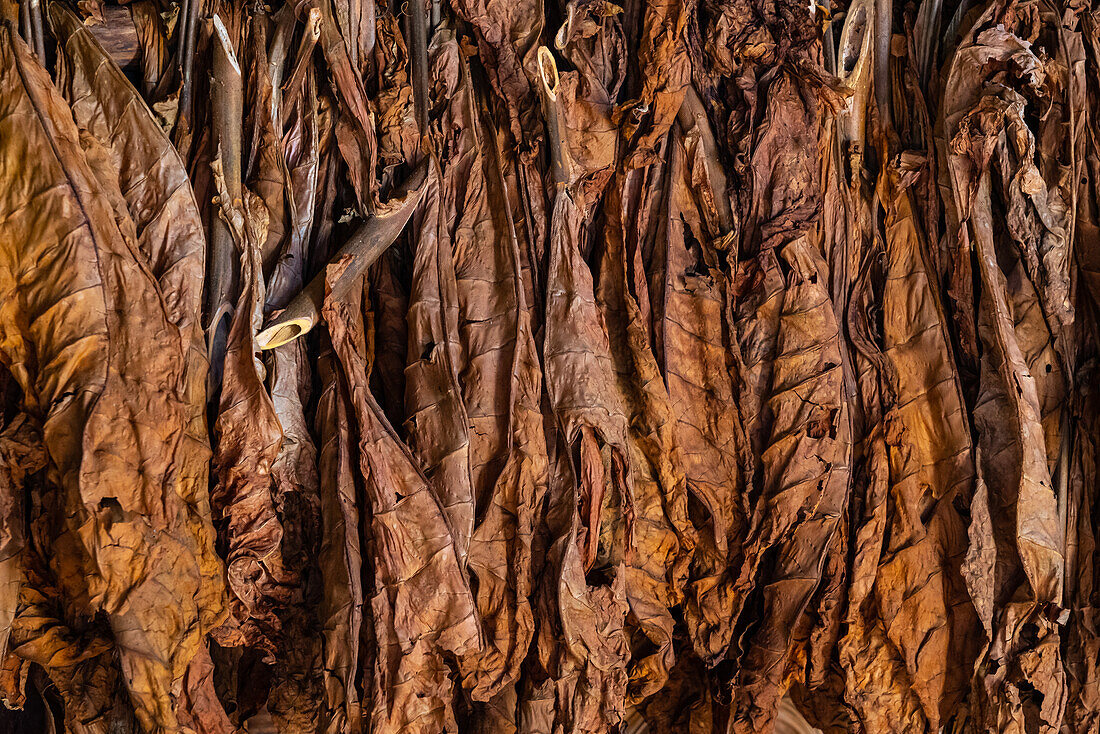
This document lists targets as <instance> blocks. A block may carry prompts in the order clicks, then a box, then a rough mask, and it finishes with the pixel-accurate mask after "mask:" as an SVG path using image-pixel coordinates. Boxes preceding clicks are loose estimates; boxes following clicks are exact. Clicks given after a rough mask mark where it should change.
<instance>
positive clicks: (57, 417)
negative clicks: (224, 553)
mask: <svg viewBox="0 0 1100 734" xmlns="http://www.w3.org/2000/svg"><path fill="white" fill-rule="evenodd" d="M0 66H2V69H3V73H2V74H0V77H2V79H3V82H2V87H0V100H2V103H0V104H2V109H0V121H2V122H0V125H2V126H3V128H4V132H3V135H0V141H2V146H3V153H2V155H0V160H3V161H4V162H5V163H4V164H3V165H4V172H3V177H4V180H5V181H7V182H8V185H7V186H6V187H5V189H4V195H3V198H2V199H0V212H2V214H0V221H2V222H3V225H0V226H2V227H3V228H4V230H5V231H4V234H3V236H2V238H0V241H3V242H5V243H8V244H9V245H12V246H14V245H15V243H20V247H19V248H18V249H15V250H12V251H11V252H10V253H8V256H7V258H8V259H7V261H8V262H9V266H8V268H7V269H6V271H5V272H6V274H5V275H3V276H2V277H3V282H5V283H6V284H7V285H6V290H7V292H8V293H9V294H10V295H5V297H4V300H3V303H4V316H3V319H2V321H0V323H2V324H3V325H2V326H0V329H2V331H3V337H2V339H0V341H2V342H3V343H4V344H5V347H4V350H3V354H4V356H3V360H4V363H5V365H6V366H7V367H8V369H10V370H12V372H13V373H14V375H15V376H16V378H17V380H18V381H19V383H20V387H21V388H22V389H23V392H24V398H25V401H26V404H27V407H28V411H29V412H30V414H31V415H32V416H34V417H35V419H36V420H38V421H41V423H42V426H43V437H44V440H45V444H46V448H47V452H48V454H49V457H50V465H51V469H50V477H51V478H50V483H51V484H52V485H53V486H54V487H56V489H57V490H58V492H60V493H61V496H62V497H64V507H65V510H64V514H63V516H62V517H61V518H58V520H61V522H60V523H59V524H57V525H56V526H54V527H53V528H52V529H51V534H52V539H53V540H54V541H55V545H54V547H53V548H51V549H49V561H50V564H51V567H52V569H53V571H54V572H55V573H57V574H58V576H59V578H60V585H61V588H62V590H63V591H64V593H65V595H66V596H67V597H68V598H70V599H73V600H82V601H81V602H80V603H79V604H77V605H76V606H74V607H73V608H72V609H73V610H74V612H75V613H77V614H80V615H82V616H85V615H86V616H91V615H92V614H94V613H95V612H97V611H99V612H102V613H104V614H105V615H106V617H107V619H108V620H109V623H110V627H111V630H112V632H113V633H114V636H115V638H116V639H117V641H118V644H119V649H120V655H119V660H120V663H121V666H122V672H123V674H124V677H125V680H126V682H127V686H128V688H129V689H130V698H131V700H132V702H133V704H134V708H135V712H136V714H137V717H138V719H139V720H140V721H141V722H142V725H143V726H145V727H146V728H149V729H154V728H164V729H167V730H175V729H176V727H177V726H178V718H177V714H176V704H175V700H176V697H177V696H178V695H179V692H180V685H181V683H182V679H183V677H184V673H185V671H186V670H187V668H188V666H189V665H190V663H191V660H192V658H193V657H194V656H195V655H196V653H197V651H198V650H199V647H200V644H201V636H202V635H203V634H204V633H205V632H206V631H208V630H209V629H211V628H212V627H213V626H215V625H216V624H218V623H219V622H220V621H221V619H222V617H223V614H224V611H223V604H224V590H223V587H222V585H221V583H220V569H219V564H218V562H217V559H216V557H215V556H214V555H213V547H212V540H213V533H212V528H211V526H210V521H209V516H208V515H207V514H206V513H207V509H206V505H205V502H204V499H205V488H203V487H201V486H197V480H198V478H200V477H202V476H204V475H205V468H204V464H205V462H206V460H207V458H206V457H207V456H208V454H207V452H206V451H205V450H204V447H203V446H202V445H201V444H199V443H198V442H196V441H193V440H190V439H189V438H188V436H187V434H188V431H189V423H190V421H191V418H192V412H191V407H190V402H189V400H188V381H187V380H188V376H187V374H186V368H185V365H186V360H185V354H186V352H185V344H186V342H185V341H184V340H183V339H181V336H180V331H179V329H178V328H177V326H176V325H175V324H174V323H173V322H172V320H171V315H170V313H169V312H168V310H167V309H166V306H165V302H164V300H163V299H162V297H161V293H160V291H159V289H158V287H157V282H156V280H155V279H154V276H153V274H152V273H150V271H149V270H148V268H147V266H146V265H145V257H144V255H142V254H140V251H139V250H138V249H137V245H136V243H134V242H132V241H129V240H127V238H126V237H125V236H124V234H123V232H122V231H120V230H119V228H118V224H117V223H116V221H115V218H114V216H113V214H112V211H111V208H110V206H111V205H110V203H109V199H108V198H107V197H106V196H104V195H102V194H100V193H97V191H98V190H99V189H100V187H101V185H102V183H101V181H99V180H97V177H96V176H95V175H94V173H93V171H92V170H91V168H90V167H89V163H88V162H87V161H86V160H85V158H84V154H83V152H82V150H81V148H80V144H79V142H78V141H79V138H78V131H77V129H76V126H75V125H74V124H73V120H72V117H71V115H70V113H69V111H68V108H67V106H66V105H65V104H64V102H63V101H62V100H61V98H60V96H59V95H58V93H57V92H56V90H55V89H54V88H53V87H52V85H51V83H50V81H49V79H48V77H47V76H46V74H45V72H44V70H43V69H42V68H41V67H40V66H38V64H37V62H35V61H34V60H33V59H32V57H31V56H30V52H29V51H28V49H27V48H26V47H25V46H24V45H23V44H22V42H21V41H18V40H17V39H14V38H13V37H12V33H11V30H10V29H9V28H7V27H3V28H0ZM31 161H33V162H34V165H28V163H29V162H31ZM117 196H118V198H119V199H121V194H117ZM43 213H46V214H45V216H44V215H43ZM58 243H63V244H64V246H63V247H62V248H60V249H59V245H58ZM28 262H34V263H35V264H36V267H33V268H32V267H27V266H26V265H25V263H28ZM123 294H125V304H126V306H125V307H120V306H119V305H118V304H119V302H120V300H121V299H122V298H123ZM32 355H33V356H32Z"/></svg>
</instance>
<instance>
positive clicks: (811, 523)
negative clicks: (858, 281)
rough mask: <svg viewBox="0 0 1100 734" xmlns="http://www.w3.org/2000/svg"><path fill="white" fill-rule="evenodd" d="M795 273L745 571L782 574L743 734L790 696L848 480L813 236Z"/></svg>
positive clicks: (747, 670)
mask: <svg viewBox="0 0 1100 734" xmlns="http://www.w3.org/2000/svg"><path fill="white" fill-rule="evenodd" d="M780 257H781V258H782V260H783V261H784V262H785V263H786V265H787V266H788V267H789V268H790V272H791V275H790V276H789V279H788V282H787V287H786V292H785V294H784V297H783V308H782V311H781V312H780V315H779V328H778V339H777V344H778V353H777V354H776V357H775V362H774V371H773V373H772V378H771V397H769V399H768V408H769V412H770V413H771V415H772V416H774V423H773V425H772V429H771V438H770V443H769V445H768V447H767V448H766V449H765V450H764V453H763V455H762V457H761V461H762V464H763V467H762V482H763V493H762V495H761V498H760V503H759V504H758V506H757V508H756V512H755V516H754V518H753V523H754V524H753V528H752V531H751V534H750V536H749V542H748V547H747V550H746V566H745V571H743V572H742V573H743V574H744V573H746V572H747V573H753V574H756V573H759V571H758V570H757V569H758V568H759V563H760V560H759V559H760V557H761V555H762V554H763V553H764V552H766V551H768V550H769V549H773V548H774V551H773V552H777V553H778V555H777V557H776V559H775V568H774V570H773V571H772V572H771V573H770V574H769V575H767V576H763V577H762V578H761V579H760V581H759V583H762V585H763V588H762V591H763V604H764V613H763V617H762V619H763V622H762V624H761V626H760V627H759V628H758V629H756V630H755V631H752V632H751V635H750V637H749V639H748V640H747V641H746V643H747V644H746V643H743V644H744V645H745V653H744V655H743V656H742V658H741V664H740V670H739V672H738V679H737V688H736V696H737V712H736V717H735V718H734V719H733V726H734V727H735V730H736V731H759V730H760V729H761V728H763V727H767V726H769V725H770V721H771V718H772V717H773V716H774V715H775V710H776V706H778V703H779V698H781V695H782V693H783V684H784V681H783V680H782V679H781V678H780V676H781V675H782V674H783V672H784V669H785V667H786V664H785V663H786V660H787V656H788V654H789V653H788V650H789V646H790V644H791V641H792V634H793V630H794V628H795V626H796V625H797V623H798V621H799V618H800V616H801V615H802V614H803V613H804V610H805V607H806V605H807V604H808V602H809V601H810V597H811V596H812V595H813V593H814V591H815V590H816V589H817V586H818V584H819V583H820V581H821V574H822V569H823V565H824V561H825V558H826V557H827V552H828V550H829V548H830V546H831V545H832V543H833V542H835V539H834V536H835V534H836V532H837V528H838V525H839V521H840V515H841V511H842V508H843V507H844V505H845V504H846V503H847V498H848V490H849V483H850V462H851V459H850V456H851V438H850V436H851V434H850V428H849V425H850V424H849V423H848V421H849V416H848V410H849V406H848V405H847V404H846V403H845V402H843V401H842V400H841V399H840V396H841V394H842V387H841V384H842V377H841V365H840V362H841V355H840V344H839V333H838V327H837V323H836V317H835V315H834V313H833V306H832V301H831V299H830V298H829V294H828V292H827V291H826V289H825V283H826V282H827V280H828V270H827V268H826V266H825V263H824V261H823V260H822V259H821V256H820V254H819V253H818V252H817V251H815V249H813V246H812V245H810V243H808V242H807V240H806V238H805V237H802V238H799V239H796V240H794V241H792V242H791V243H789V244H787V245H786V246H785V247H784V248H783V251H782V253H781V255H780Z"/></svg>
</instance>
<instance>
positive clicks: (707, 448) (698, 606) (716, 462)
mask: <svg viewBox="0 0 1100 734" xmlns="http://www.w3.org/2000/svg"><path fill="white" fill-rule="evenodd" d="M670 155H671V166H670V171H669V174H670V177H671V190H670V194H669V207H668V215H667V216H668V220H667V223H666V224H665V230H664V231H665V238H666V239H665V243H666V244H665V247H666V252H665V254H664V283H663V284H662V288H661V290H660V291H659V296H658V298H660V299H661V305H660V306H659V307H658V308H659V310H660V313H661V317H660V320H659V321H658V322H657V327H656V328H657V342H658V344H659V345H660V349H661V351H662V360H663V372H664V375H665V382H666V383H667V384H668V393H669V400H670V401H671V404H672V405H673V406H674V408H675V410H674V416H675V421H676V425H675V431H676V444H677V446H678V448H679V450H680V456H681V459H682V462H683V471H684V475H685V478H686V481H687V491H688V492H689V494H690V496H691V498H692V500H691V502H692V508H693V509H692V518H691V519H692V522H693V524H694V525H695V526H696V529H697V531H698V539H697V545H696V547H695V554H694V556H693V558H692V564H693V565H692V580H691V582H690V585H689V589H688V592H687V598H686V599H685V604H684V614H685V617H686V620H687V623H688V629H689V632H690V634H691V636H692V643H693V645H694V648H695V652H696V654H698V655H699V656H700V657H702V658H703V659H705V660H712V659H716V658H717V657H718V656H720V655H722V654H723V653H724V652H725V650H726V648H727V647H728V646H729V644H730V642H731V640H732V635H733V625H734V623H735V621H736V620H735V619H734V618H733V617H734V607H733V606H732V602H733V598H732V593H731V592H732V589H731V587H732V584H733V583H734V581H735V580H736V575H737V571H736V569H737V568H738V567H739V566H740V560H739V559H740V555H741V545H742V543H743V542H744V540H745V535H746V532H747V530H748V518H747V517H746V513H745V505H744V499H745V497H744V494H745V478H744V476H743V467H742V465H741V453H742V451H743V450H744V448H746V447H744V446H738V442H739V441H744V435H743V431H742V429H741V426H740V425H739V422H740V416H739V415H738V413H737V408H736V406H737V404H736V402H735V400H734V395H735V393H734V382H733V374H732V372H731V366H732V365H731V364H730V362H731V360H730V358H729V357H728V356H727V351H726V350H727V344H728V337H729V333H730V327H731V326H732V325H731V324H728V323H726V298H727V297H728V289H729V283H728V280H727V276H726V273H725V272H723V270H722V269H721V267H720V265H719V259H718V258H719V252H717V251H716V249H715V247H714V245H712V244H711V243H710V241H709V238H708V236H707V234H706V233H705V231H704V229H703V222H702V221H701V216H700V212H699V209H698V207H697V204H696V201H695V198H694V195H693V194H694V192H693V188H692V186H691V183H692V182H691V180H690V178H689V177H690V175H691V169H690V168H689V166H688V165H687V161H686V160H685V158H686V155H687V151H686V150H685V147H684V143H683V140H682V138H681V137H680V136H679V135H676V134H674V136H673V142H672V143H671V154H670Z"/></svg>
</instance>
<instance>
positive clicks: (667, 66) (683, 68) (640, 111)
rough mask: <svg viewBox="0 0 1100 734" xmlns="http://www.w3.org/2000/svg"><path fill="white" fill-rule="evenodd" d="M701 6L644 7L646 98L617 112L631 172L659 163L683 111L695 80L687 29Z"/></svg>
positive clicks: (666, 3)
mask: <svg viewBox="0 0 1100 734" xmlns="http://www.w3.org/2000/svg"><path fill="white" fill-rule="evenodd" d="M695 6H696V3H695V1H694V0H687V2H674V1H673V0H655V1H654V2H647V3H645V5H644V7H645V11H644V16H643V19H642V33H641V37H640V39H639V44H638V66H639V69H640V71H641V79H642V90H641V96H640V99H638V100H636V101H632V102H628V103H627V104H625V105H623V106H621V107H620V108H619V109H618V110H616V115H617V116H618V118H619V120H620V122H621V124H622V125H623V128H624V129H623V135H624V138H625V140H627V141H629V145H630V151H631V152H630V153H628V154H627V156H626V159H625V163H626V165H627V166H628V167H629V168H637V167H640V166H644V165H649V164H652V163H654V162H656V154H657V147H658V143H659V142H660V140H661V138H663V137H664V136H665V135H667V134H668V130H669V128H670V127H672V124H673V122H675V120H676V114H677V113H678V112H679V111H680V105H681V104H682V102H683V99H684V93H685V91H686V88H687V85H688V84H689V83H690V81H691V60H690V58H689V57H688V46H687V25H688V21H689V19H690V17H691V16H692V14H693V13H694V12H695Z"/></svg>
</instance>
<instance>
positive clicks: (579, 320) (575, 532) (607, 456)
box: [539, 189, 634, 732]
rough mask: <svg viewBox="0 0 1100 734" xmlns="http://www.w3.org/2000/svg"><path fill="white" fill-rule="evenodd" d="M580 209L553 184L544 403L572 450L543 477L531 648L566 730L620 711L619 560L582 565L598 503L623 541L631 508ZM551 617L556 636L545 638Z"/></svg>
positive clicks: (592, 552) (621, 420)
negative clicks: (542, 571)
mask: <svg viewBox="0 0 1100 734" xmlns="http://www.w3.org/2000/svg"><path fill="white" fill-rule="evenodd" d="M582 217H583V215H582V212H581V211H580V210H579V209H578V208H577V205H576V204H575V203H574V201H573V198H572V196H571V195H570V193H569V192H568V190H566V189H562V190H561V191H559V193H558V196H557V198H556V201H555V204H554V209H553V215H552V217H551V219H550V221H551V223H552V230H551V236H550V269H549V271H548V273H547V299H546V326H545V343H544V346H543V354H544V360H545V362H544V363H545V369H546V386H547V391H548V393H549V396H550V404H551V406H552V408H553V411H554V415H555V417H556V419H557V422H558V425H559V430H560V431H561V437H562V439H563V442H564V443H565V446H566V447H568V448H567V451H568V452H569V455H570V456H573V457H575V458H573V471H572V473H571V475H568V476H565V477H554V478H553V479H552V482H551V490H550V491H551V497H550V500H549V501H550V503H551V504H550V508H549V509H548V513H549V517H550V518H551V519H550V531H551V533H552V535H551V537H552V538H554V541H553V546H552V547H551V549H550V550H549V553H548V558H547V566H548V569H547V573H546V575H545V577H544V578H545V579H546V580H545V581H544V584H545V587H544V591H543V593H544V594H545V599H544V602H543V604H546V607H543V612H542V613H543V614H544V615H553V616H552V617H551V619H544V620H543V621H542V628H541V629H540V633H539V635H540V640H539V648H540V649H539V656H540V659H541V661H542V664H543V667H544V668H546V669H547V673H549V674H550V675H552V676H555V672H556V676H555V677H554V679H552V680H551V681H547V683H546V685H547V686H549V690H550V691H552V692H553V695H555V696H556V707H555V709H554V720H555V722H556V723H555V726H556V727H562V728H563V730H564V731H570V732H588V731H600V730H602V729H603V728H606V727H608V726H614V725H615V724H617V723H618V722H619V721H620V719H621V718H622V715H623V704H624V700H625V697H626V684H627V675H626V663H627V660H628V656H629V648H628V647H627V640H626V638H625V636H624V632H623V623H624V621H625V617H626V613H627V609H628V607H627V602H626V597H625V588H624V577H623V575H622V574H621V573H620V571H621V570H622V568H623V566H622V561H621V560H616V562H615V566H614V567H612V568H611V569H609V571H610V574H611V582H610V583H607V584H598V585H590V584H589V583H588V581H587V579H586V578H585V572H586V571H587V570H588V569H590V568H592V567H593V565H594V564H595V563H596V561H597V550H598V548H599V542H600V535H601V529H602V528H601V525H602V515H603V513H602V508H603V506H604V502H605V501H608V502H612V501H613V502H615V503H616V504H617V505H618V506H619V507H620V508H621V510H620V511H621V512H622V513H623V514H624V516H625V518H626V527H627V529H628V530H627V533H626V537H625V538H624V539H623V540H622V541H619V542H625V543H630V542H632V539H631V538H630V535H631V533H630V531H629V528H630V527H631V524H632V515H633V510H634V493H633V484H632V481H631V473H630V469H629V464H628V462H629V460H630V458H629V457H630V449H629V446H628V444H627V418H626V415H625V413H624V408H623V405H622V400H621V399H620V397H619V395H618V392H617V389H616V385H615V366H614V363H613V362H612V359H611V354H610V345H609V343H608V336H607V330H606V327H605V326H604V323H603V319H602V317H601V314H600V310H599V307H598V306H597V304H596V300H595V295H594V293H593V284H592V273H591V272H590V271H589V269H588V265H587V263H585V262H584V260H583V259H582V258H581V253H580V249H579V247H580V243H579V242H577V238H578V234H579V232H580V224H581V221H582ZM605 497H606V498H607V499H606V500H605ZM551 624H553V625H554V627H557V628H559V629H561V630H562V632H563V634H564V638H560V639H556V638H555V632H553V631H552V628H551V627H550V626H549V625H551ZM582 682H583V684H582Z"/></svg>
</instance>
